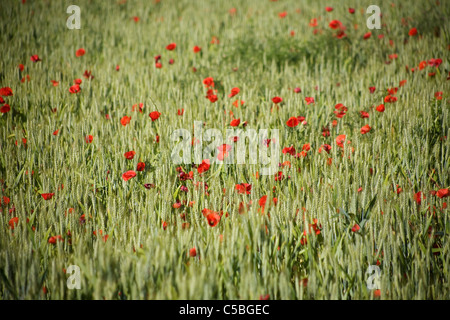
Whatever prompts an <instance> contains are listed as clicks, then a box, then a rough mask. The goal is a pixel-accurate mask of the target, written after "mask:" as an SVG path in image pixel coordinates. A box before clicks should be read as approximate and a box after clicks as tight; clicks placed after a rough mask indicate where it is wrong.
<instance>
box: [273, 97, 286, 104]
mask: <svg viewBox="0 0 450 320" xmlns="http://www.w3.org/2000/svg"><path fill="white" fill-rule="evenodd" d="M282 101H283V99H282V98H280V97H274V98H272V102H273V103H275V104H278V103H280V102H282Z"/></svg>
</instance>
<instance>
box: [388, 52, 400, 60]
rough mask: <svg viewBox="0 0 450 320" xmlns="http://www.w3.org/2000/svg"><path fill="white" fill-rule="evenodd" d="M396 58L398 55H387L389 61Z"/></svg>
mask: <svg viewBox="0 0 450 320" xmlns="http://www.w3.org/2000/svg"><path fill="white" fill-rule="evenodd" d="M397 58H398V55H397V54H396V53H393V54H390V55H389V59H391V60H394V59H397Z"/></svg>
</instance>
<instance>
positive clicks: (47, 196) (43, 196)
mask: <svg viewBox="0 0 450 320" xmlns="http://www.w3.org/2000/svg"><path fill="white" fill-rule="evenodd" d="M54 195H55V194H54V193H41V196H42V198H44V200H50V199H51V198H53V196H54Z"/></svg>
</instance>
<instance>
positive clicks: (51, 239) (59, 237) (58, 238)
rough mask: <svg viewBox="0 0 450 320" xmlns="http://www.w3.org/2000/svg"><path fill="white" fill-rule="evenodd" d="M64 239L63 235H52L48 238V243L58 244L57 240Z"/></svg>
mask: <svg viewBox="0 0 450 320" xmlns="http://www.w3.org/2000/svg"><path fill="white" fill-rule="evenodd" d="M58 240H59V241H64V239H63V237H61V236H60V235H57V236H52V237H50V238H49V239H48V243H50V244H56V241H58Z"/></svg>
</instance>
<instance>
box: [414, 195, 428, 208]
mask: <svg viewBox="0 0 450 320" xmlns="http://www.w3.org/2000/svg"><path fill="white" fill-rule="evenodd" d="M422 198H423V199H425V195H423V194H422V192H421V191H419V192H417V193H415V194H414V201H416V203H417V204H418V205H419V206H420V205H421V204H422Z"/></svg>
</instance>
